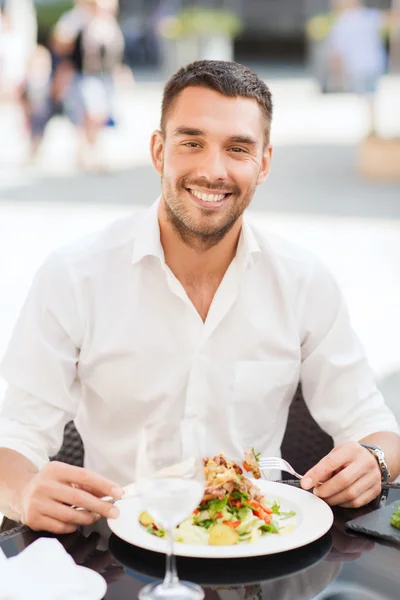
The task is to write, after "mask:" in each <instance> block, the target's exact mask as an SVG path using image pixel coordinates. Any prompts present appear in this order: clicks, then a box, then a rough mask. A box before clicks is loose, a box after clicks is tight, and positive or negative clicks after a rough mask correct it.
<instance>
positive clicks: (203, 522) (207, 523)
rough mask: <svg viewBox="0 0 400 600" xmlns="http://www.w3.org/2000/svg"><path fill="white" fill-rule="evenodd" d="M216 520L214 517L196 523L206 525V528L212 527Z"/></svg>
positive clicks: (200, 525)
mask: <svg viewBox="0 0 400 600" xmlns="http://www.w3.org/2000/svg"><path fill="white" fill-rule="evenodd" d="M215 523H216V521H214V519H204V520H203V521H196V525H198V526H199V527H204V529H210V527H212V525H214V524H215Z"/></svg>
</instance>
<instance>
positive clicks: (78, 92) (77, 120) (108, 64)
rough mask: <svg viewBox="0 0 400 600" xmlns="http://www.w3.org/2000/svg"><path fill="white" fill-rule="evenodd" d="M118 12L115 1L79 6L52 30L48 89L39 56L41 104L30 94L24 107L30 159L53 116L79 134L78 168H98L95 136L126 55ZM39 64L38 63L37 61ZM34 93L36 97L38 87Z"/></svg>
mask: <svg viewBox="0 0 400 600" xmlns="http://www.w3.org/2000/svg"><path fill="white" fill-rule="evenodd" d="M117 12H118V2H117V0H78V1H77V2H76V5H75V7H74V8H72V9H71V10H70V11H68V12H66V13H64V15H63V16H62V17H61V18H60V20H59V21H58V23H57V24H56V25H55V28H54V31H53V32H52V36H51V43H50V47H51V51H52V69H51V78H50V79H51V81H50V85H49V86H48V84H47V83H46V77H45V70H44V55H42V58H43V61H42V67H43V72H42V79H41V80H42V84H43V87H42V93H41V94H39V97H38V99H39V101H38V102H37V103H36V104H35V102H33V101H32V95H31V94H30V93H28V97H29V100H28V104H29V106H30V109H32V108H33V110H31V119H32V121H31V122H32V152H33V155H35V153H36V152H37V150H38V147H39V145H40V141H41V139H42V137H43V133H44V129H45V127H46V124H47V122H48V121H49V120H50V118H51V117H52V116H53V115H54V114H57V113H58V112H63V113H64V114H65V115H66V116H67V117H68V118H69V119H70V120H71V121H72V123H73V124H74V125H75V126H76V127H77V129H78V154H77V162H78V165H79V166H81V167H83V168H90V167H100V166H101V165H100V161H99V159H98V158H97V157H96V150H97V141H98V134H99V132H100V130H101V129H102V128H103V127H104V126H105V125H106V124H108V123H109V122H110V121H112V113H113V109H112V100H113V93H114V79H113V77H114V73H115V71H116V69H117V68H118V67H119V66H120V65H121V62H122V58H123V52H124V39H123V35H122V32H121V29H120V27H119V24H118V22H117V18H116V16H117ZM37 58H38V62H41V61H40V57H37ZM39 70H40V67H39ZM33 71H34V72H35V69H34V70H33ZM36 73H37V74H38V71H36ZM39 79H40V77H39ZM47 87H48V88H49V89H48V94H47V95H46V93H44V92H45V90H46V89H47ZM33 89H34V90H36V91H37V87H35V86H33ZM33 97H34V96H33Z"/></svg>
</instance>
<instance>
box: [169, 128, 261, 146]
mask: <svg viewBox="0 0 400 600" xmlns="http://www.w3.org/2000/svg"><path fill="white" fill-rule="evenodd" d="M174 135H193V136H202V135H205V132H204V131H202V130H201V129H196V128H194V127H186V126H182V127H177V128H176V129H175V131H174ZM228 140H229V142H234V143H236V144H247V145H248V146H256V145H257V140H256V139H255V138H253V137H251V136H248V135H233V136H231V137H230V138H228Z"/></svg>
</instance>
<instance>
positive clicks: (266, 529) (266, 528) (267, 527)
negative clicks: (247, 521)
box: [260, 523, 279, 533]
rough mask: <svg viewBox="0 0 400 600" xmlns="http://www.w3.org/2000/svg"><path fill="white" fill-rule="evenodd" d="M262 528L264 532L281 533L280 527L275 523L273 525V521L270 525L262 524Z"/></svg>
mask: <svg viewBox="0 0 400 600" xmlns="http://www.w3.org/2000/svg"><path fill="white" fill-rule="evenodd" d="M260 529H261V531H263V532H264V533H279V530H278V528H277V527H275V525H272V524H271V523H269V524H268V525H267V524H265V525H261V527H260Z"/></svg>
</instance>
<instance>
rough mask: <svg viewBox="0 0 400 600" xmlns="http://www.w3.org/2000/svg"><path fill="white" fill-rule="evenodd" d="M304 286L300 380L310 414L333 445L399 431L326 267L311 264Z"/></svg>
mask: <svg viewBox="0 0 400 600" xmlns="http://www.w3.org/2000/svg"><path fill="white" fill-rule="evenodd" d="M304 290H305V293H304V295H303V299H302V302H303V308H302V318H301V330H302V331H301V333H302V348H301V349H302V367H301V382H302V389H303V395H304V399H305V401H306V403H307V405H308V407H309V410H310V412H311V415H312V416H313V417H314V419H315V420H316V421H317V422H318V424H319V425H320V426H321V427H322V429H324V430H325V431H326V432H327V433H329V435H331V436H332V438H333V440H334V443H335V445H337V444H339V443H340V442H344V441H350V440H354V441H358V440H360V439H362V438H364V437H366V436H367V435H370V434H372V433H375V432H378V431H392V432H395V433H399V427H398V423H397V422H396V419H395V417H394V415H393V413H392V412H391V410H390V409H389V408H388V406H387V405H386V404H385V402H384V399H383V397H382V394H381V393H380V392H379V390H378V389H377V387H376V383H375V377H374V374H373V372H372V370H371V368H370V367H369V365H368V362H367V359H366V355H365V352H364V349H363V347H362V345H361V343H360V341H359V339H358V338H357V336H356V334H355V332H354V330H353V329H352V327H351V323H350V318H349V314H348V311H347V308H346V306H345V302H344V300H343V297H342V295H341V293H340V291H339V288H338V286H337V284H336V282H335V280H334V279H333V277H332V276H331V274H330V273H329V271H328V270H327V269H326V268H325V267H323V266H322V265H320V264H319V263H316V264H315V266H314V269H313V271H312V273H311V275H310V278H309V281H308V285H306V286H305V288H304Z"/></svg>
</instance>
